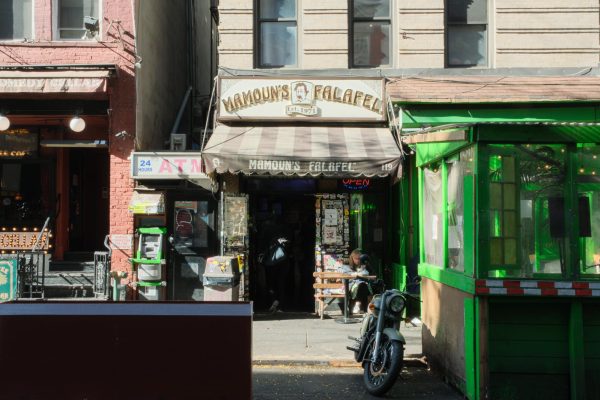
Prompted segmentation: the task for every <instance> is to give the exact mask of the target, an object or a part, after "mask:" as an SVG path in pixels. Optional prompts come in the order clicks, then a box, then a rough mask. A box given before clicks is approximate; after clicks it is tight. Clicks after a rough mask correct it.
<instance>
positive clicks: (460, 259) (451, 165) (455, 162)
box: [446, 147, 474, 271]
mask: <svg viewBox="0 0 600 400" xmlns="http://www.w3.org/2000/svg"><path fill="white" fill-rule="evenodd" d="M473 160H474V148H473V147H471V148H469V149H467V150H464V151H462V152H460V153H459V154H458V155H457V156H455V157H452V158H450V159H448V160H446V171H447V191H448V192H447V196H448V197H447V199H448V201H447V218H448V267H450V268H452V269H455V270H457V271H464V270H465V195H467V193H465V186H466V185H465V184H466V183H467V180H472V179H473V168H474V161H473Z"/></svg>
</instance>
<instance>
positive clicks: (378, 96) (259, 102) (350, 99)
mask: <svg viewBox="0 0 600 400" xmlns="http://www.w3.org/2000/svg"><path fill="white" fill-rule="evenodd" d="M219 93H220V96H219V119H220V120H222V121H228V120H236V121H239V120H260V121H264V120H285V121H290V120H317V121H385V119H386V118H385V100H384V82H383V80H382V79H379V78H372V79H369V78H363V79H344V78H327V79H303V78H288V79H253V78H240V77H235V78H234V77H222V78H221V79H220V81H219Z"/></svg>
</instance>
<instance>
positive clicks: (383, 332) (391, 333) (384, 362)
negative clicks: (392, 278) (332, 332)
mask: <svg viewBox="0 0 600 400" xmlns="http://www.w3.org/2000/svg"><path fill="white" fill-rule="evenodd" d="M410 299H416V300H417V301H418V299H417V298H416V297H415V296H413V295H411V294H410V293H408V292H401V291H399V290H397V289H390V290H386V291H385V292H383V294H377V295H375V296H374V297H373V299H372V300H371V302H370V303H369V310H368V312H367V313H366V314H365V316H364V318H363V321H362V326H361V329H360V337H359V338H354V337H349V339H352V340H354V341H355V342H356V343H355V344H354V346H348V347H347V349H348V350H352V351H353V352H354V358H355V360H356V361H357V362H359V363H361V365H362V367H363V370H364V373H363V381H364V383H365V386H366V388H367V391H368V392H369V393H370V394H372V395H374V396H381V395H383V394H384V393H386V392H387V391H388V390H389V389H390V388H391V387H392V385H393V384H394V382H396V379H397V378H398V375H399V374H400V370H401V369H402V362H403V357H404V345H405V344H406V340H405V339H404V336H402V334H401V333H400V322H401V321H403V311H404V309H405V308H406V304H407V301H409V300H410Z"/></svg>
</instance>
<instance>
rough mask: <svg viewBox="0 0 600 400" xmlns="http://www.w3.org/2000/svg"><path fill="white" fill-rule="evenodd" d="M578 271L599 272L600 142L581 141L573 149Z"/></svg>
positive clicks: (585, 273)
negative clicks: (576, 206) (585, 142)
mask: <svg viewBox="0 0 600 400" xmlns="http://www.w3.org/2000/svg"><path fill="white" fill-rule="evenodd" d="M575 158H576V160H577V161H576V162H577V193H578V204H577V205H578V215H579V218H578V225H579V246H580V273H581V274H582V275H592V276H593V275H596V276H598V275H600V146H598V145H595V144H580V145H579V146H578V147H577V153H576V157H575Z"/></svg>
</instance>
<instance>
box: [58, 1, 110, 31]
mask: <svg viewBox="0 0 600 400" xmlns="http://www.w3.org/2000/svg"><path fill="white" fill-rule="evenodd" d="M99 1H100V0H57V2H58V13H57V15H58V24H57V26H58V29H57V31H58V38H59V39H78V40H82V39H83V40H86V39H93V38H94V36H95V35H96V34H97V33H98V28H97V27H98V18H99V15H100V5H99Z"/></svg>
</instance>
